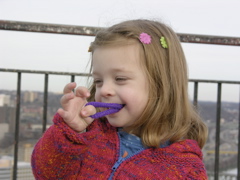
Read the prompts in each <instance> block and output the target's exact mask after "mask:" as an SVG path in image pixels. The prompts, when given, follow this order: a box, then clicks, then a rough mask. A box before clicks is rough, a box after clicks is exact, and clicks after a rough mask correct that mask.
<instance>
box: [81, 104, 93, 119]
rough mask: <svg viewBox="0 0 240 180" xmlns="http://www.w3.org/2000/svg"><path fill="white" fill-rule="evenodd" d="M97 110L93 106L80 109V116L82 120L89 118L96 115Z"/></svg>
mask: <svg viewBox="0 0 240 180" xmlns="http://www.w3.org/2000/svg"><path fill="white" fill-rule="evenodd" d="M96 112H97V110H96V108H95V107H94V106H92V105H89V106H85V107H83V108H82V110H81V112H80V114H81V116H82V117H83V118H86V117H89V116H91V115H93V114H96Z"/></svg>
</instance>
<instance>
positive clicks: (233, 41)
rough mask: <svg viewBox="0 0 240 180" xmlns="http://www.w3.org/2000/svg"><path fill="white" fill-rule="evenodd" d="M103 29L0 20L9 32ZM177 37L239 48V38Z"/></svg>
mask: <svg viewBox="0 0 240 180" xmlns="http://www.w3.org/2000/svg"><path fill="white" fill-rule="evenodd" d="M103 28H104V27H89V26H76V25H62V24H48V23H36V22H22V21H9V20H0V29H2V30H10V31H25V32H36V33H54V34H67V35H83V36H95V35H96V34H97V32H98V31H99V30H100V29H103ZM177 35H178V38H179V40H180V41H181V42H186V43H200V44H216V45H231V46H240V38H239V37H227V36H213V35H200V34H184V33H177Z"/></svg>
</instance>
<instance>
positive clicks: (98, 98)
mask: <svg viewBox="0 0 240 180" xmlns="http://www.w3.org/2000/svg"><path fill="white" fill-rule="evenodd" d="M95 101H100V95H99V91H98V90H96V92H95Z"/></svg>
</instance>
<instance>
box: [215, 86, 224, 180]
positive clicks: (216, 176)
mask: <svg viewBox="0 0 240 180" xmlns="http://www.w3.org/2000/svg"><path fill="white" fill-rule="evenodd" d="M221 95H222V84H221V83H218V89H217V116H216V143H215V165H214V180H218V175H219V146H220V119H221Z"/></svg>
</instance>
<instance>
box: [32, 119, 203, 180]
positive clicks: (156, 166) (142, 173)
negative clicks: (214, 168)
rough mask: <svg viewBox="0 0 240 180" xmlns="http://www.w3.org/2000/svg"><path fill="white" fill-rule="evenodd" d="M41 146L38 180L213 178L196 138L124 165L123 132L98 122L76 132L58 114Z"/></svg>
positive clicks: (35, 160) (36, 155) (35, 159)
mask: <svg viewBox="0 0 240 180" xmlns="http://www.w3.org/2000/svg"><path fill="white" fill-rule="evenodd" d="M53 121H54V125H52V126H51V127H50V128H49V129H48V130H47V131H46V132H45V133H44V135H43V137H42V138H41V139H40V140H39V141H38V143H37V144H36V146H35V148H34V151H33V154H32V170H33V173H34V176H35V178H36V179H40V180H45V179H51V180H52V179H64V180H65V179H66V180H75V179H81V180H83V179H108V178H109V177H110V176H111V175H112V176H111V177H112V179H121V180H122V179H124V180H125V179H149V180H154V179H156V180H161V179H162V180H163V179H164V180H166V179H169V180H176V179H189V180H190V179H191V180H196V179H199V180H204V179H207V175H206V171H205V168H204V165H203V162H202V153H201V150H200V148H199V146H198V145H197V142H196V141H194V140H184V141H181V142H177V143H173V144H171V145H169V146H167V147H165V148H148V149H145V150H143V151H141V152H139V153H137V154H136V155H134V156H132V157H130V158H128V159H126V160H124V161H122V162H121V163H120V164H119V166H118V167H117V168H116V169H114V168H112V167H113V165H114V164H115V163H116V161H117V160H118V158H119V157H118V156H119V144H120V143H119V137H118V135H117V129H116V128H114V127H112V126H111V125H110V124H109V123H108V122H106V121H100V120H95V121H94V122H93V123H92V124H91V125H90V126H89V128H88V130H87V132H85V133H81V134H79V133H76V132H75V131H73V130H72V129H71V128H70V127H69V126H68V125H67V124H65V123H64V121H63V120H62V118H61V117H60V116H59V115H58V114H56V115H55V117H54V120H53Z"/></svg>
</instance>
